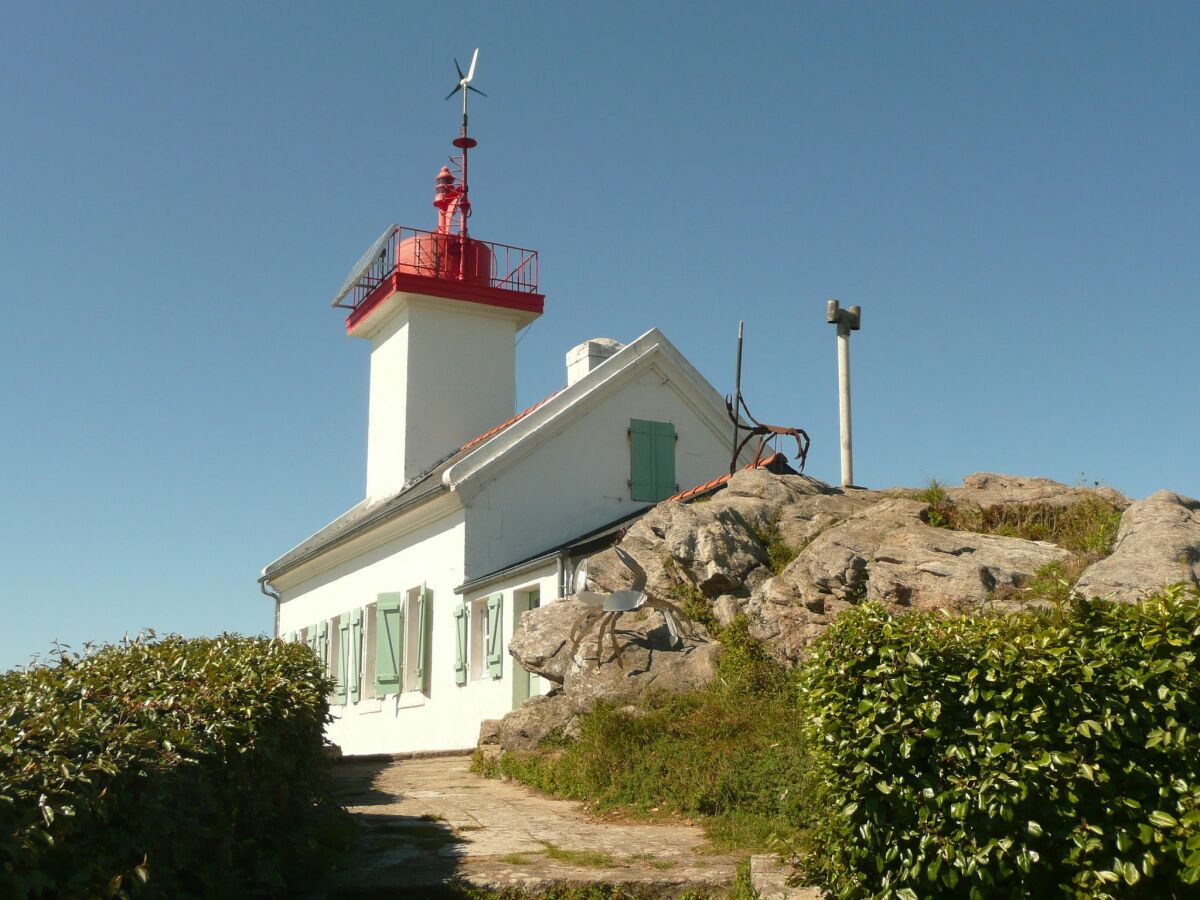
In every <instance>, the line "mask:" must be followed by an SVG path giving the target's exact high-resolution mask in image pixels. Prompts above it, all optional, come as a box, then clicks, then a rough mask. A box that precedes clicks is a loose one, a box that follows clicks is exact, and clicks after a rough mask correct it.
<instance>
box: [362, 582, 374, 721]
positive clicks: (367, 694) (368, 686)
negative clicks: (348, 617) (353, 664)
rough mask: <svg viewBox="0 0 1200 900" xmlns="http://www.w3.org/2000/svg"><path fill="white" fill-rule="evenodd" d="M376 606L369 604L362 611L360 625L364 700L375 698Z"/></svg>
mask: <svg viewBox="0 0 1200 900" xmlns="http://www.w3.org/2000/svg"><path fill="white" fill-rule="evenodd" d="M377 609H378V604H376V603H369V604H367V606H366V607H365V608H364V609H363V623H362V660H363V663H362V671H361V673H360V677H361V678H362V695H363V697H364V698H365V699H370V698H372V697H375V696H377V695H376V693H375V655H376V653H377V652H378V646H377V643H378V641H377V638H376V634H375V632H376V628H377V623H376V619H375V617H376V615H377V614H378V613H377Z"/></svg>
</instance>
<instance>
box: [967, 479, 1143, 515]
mask: <svg viewBox="0 0 1200 900" xmlns="http://www.w3.org/2000/svg"><path fill="white" fill-rule="evenodd" d="M945 491H946V496H947V497H948V498H949V499H950V500H952V501H954V502H955V503H961V504H966V505H970V506H983V507H987V506H1012V505H1014V504H1018V503H1040V504H1045V505H1047V506H1069V505H1070V504H1072V503H1077V502H1079V501H1080V500H1086V499H1088V498H1091V497H1101V498H1102V499H1104V500H1108V501H1109V502H1110V503H1113V504H1115V505H1116V506H1118V507H1120V508H1122V509H1123V508H1125V507H1126V506H1128V505H1129V498H1128V497H1126V496H1125V495H1124V494H1122V493H1121V492H1120V491H1116V490H1113V489H1112V488H1110V487H1095V488H1086V487H1072V486H1070V485H1066V484H1062V483H1061V482H1058V481H1052V480H1050V479H1049V478H1032V477H1028V476H1022V475H999V474H997V473H995V472H976V473H974V474H973V475H968V476H967V477H966V478H964V479H963V480H962V485H961V486H960V487H952V488H946V489H945Z"/></svg>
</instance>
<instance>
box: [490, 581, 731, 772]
mask: <svg viewBox="0 0 1200 900" xmlns="http://www.w3.org/2000/svg"><path fill="white" fill-rule="evenodd" d="M587 611H588V607H586V606H584V605H583V604H582V603H579V602H577V601H575V600H562V601H558V602H555V603H548V604H546V605H545V606H541V607H538V608H537V609H533V610H530V611H529V612H527V613H525V614H524V615H522V616H521V625H520V627H519V628H518V629H517V630H516V633H515V634H514V635H513V637H512V640H511V641H509V645H508V651H509V653H510V654H512V656H513V657H514V658H515V659H516V660H517V662H519V663H520V664H521V666H522V667H523V668H525V669H526V670H527V671H530V672H534V673H536V674H538V675H541V676H543V677H544V678H547V679H550V680H551V681H555V682H558V683H559V684H560V685H561V687H560V688H556V689H555V690H554V691H552V692H551V693H550V694H547V695H545V696H542V697H532V698H530V699H529V700H527V701H526V702H525V703H524V704H523V705H522V706H520V707H518V708H517V709H515V710H513V711H512V712H511V713H509V714H508V715H507V716H505V717H504V718H503V719H502V720H500V721H499V722H497V723H494V724H493V723H490V722H485V723H484V728H483V729H482V730H481V732H480V746H481V747H485V749H486V748H487V747H494V748H496V750H497V751H507V750H527V749H531V748H532V747H535V746H537V744H538V743H539V742H540V741H541V740H543V739H544V738H545V737H546V736H547V735H549V734H550V733H551V732H552V731H554V730H555V729H556V728H560V727H561V728H568V727H569V725H570V721H571V719H572V717H573V716H575V715H576V714H577V713H581V712H586V711H587V710H589V709H591V708H592V706H593V705H594V704H595V703H596V701H597V700H600V699H604V700H606V701H609V702H613V703H632V702H636V701H638V700H640V699H642V698H643V697H645V696H647V695H648V694H652V693H661V694H681V693H688V692H690V691H695V690H698V689H699V688H702V687H704V685H706V684H708V683H709V682H710V681H712V680H713V678H715V677H716V671H717V670H716V664H717V658H718V655H719V654H720V651H721V645H720V644H718V643H717V642H715V641H710V640H707V639H706V636H705V634H704V632H703V629H700V630H699V631H698V633H697V635H696V636H695V637H694V638H688V639H685V640H684V642H683V646H682V647H676V648H672V646H671V638H670V634H669V632H668V631H667V627H666V623H665V622H664V621H663V618H662V616H661V615H660V614H658V613H657V612H654V611H652V610H648V609H644V610H639V611H637V612H633V613H626V614H625V615H623V616H621V617H620V618H619V619H617V628H616V631H615V636H616V647H615V648H614V645H613V642H612V640H611V639H610V636H609V634H608V632H607V631H606V633H605V635H604V637H603V639H600V636H599V630H598V628H597V627H596V626H595V625H593V626H592V627H591V628H590V629H588V630H586V631H585V632H584V635H583V638H582V640H580V641H579V643H578V646H576V647H574V651H573V652H572V641H571V633H572V630H573V629H574V627H575V625H576V623H577V622H578V621H579V619H580V617H581V616H582V615H583V614H584V613H585V612H587ZM618 650H619V652H618Z"/></svg>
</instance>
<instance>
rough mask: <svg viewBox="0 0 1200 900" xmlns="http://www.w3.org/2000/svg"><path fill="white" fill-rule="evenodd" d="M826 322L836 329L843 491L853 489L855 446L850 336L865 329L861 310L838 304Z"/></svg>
mask: <svg viewBox="0 0 1200 900" xmlns="http://www.w3.org/2000/svg"><path fill="white" fill-rule="evenodd" d="M825 321H826V322H828V323H829V324H830V325H836V326H837V339H838V424H839V425H840V431H841V449H842V487H853V485H854V444H853V439H852V437H851V432H850V332H851V331H858V330H859V329H860V328H861V327H862V307H861V306H851V307H850V308H849V309H840V308H839V307H838V302H837V301H836V300H830V301H829V302H828V303H827V304H826V306H825Z"/></svg>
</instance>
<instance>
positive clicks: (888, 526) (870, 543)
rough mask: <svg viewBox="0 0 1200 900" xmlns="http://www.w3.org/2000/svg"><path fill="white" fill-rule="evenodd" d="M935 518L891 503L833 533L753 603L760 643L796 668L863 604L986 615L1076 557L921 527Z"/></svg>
mask: <svg viewBox="0 0 1200 900" xmlns="http://www.w3.org/2000/svg"><path fill="white" fill-rule="evenodd" d="M926 509H927V505H926V504H923V503H919V502H917V501H914V500H900V499H890V500H881V501H877V502H875V503H874V504H873V505H871V506H869V507H867V508H866V509H865V510H863V511H862V512H858V513H855V514H854V515H852V516H851V517H850V518H848V519H846V520H845V521H844V522H841V523H839V524H836V525H833V526H831V527H829V528H827V529H826V530H825V531H823V532H822V533H821V534H820V535H819V536H818V537H816V538H815V539H814V540H813V541H811V542H810V543H809V545H808V546H807V547H806V548H804V550H803V551H801V553H800V554H799V556H797V557H796V559H795V560H794V561H793V562H792V563H791V564H790V565H789V566H788V567H787V568H786V569H784V571H783V572H782V573H780V574H779V575H778V576H776V577H775V578H771V579H770V580H768V581H766V582H765V583H764V584H763V585H762V586H761V587H760V588H759V589H758V590H756V591H755V592H754V593H753V594H752V595H751V597H750V601H749V603H748V604H747V605H746V612H747V614H748V616H749V619H750V631H751V634H752V635H754V636H755V637H757V638H759V639H760V640H762V641H764V642H765V643H766V644H767V646H768V648H769V649H770V650H771V652H772V653H773V655H775V656H776V658H778V659H779V660H781V661H783V662H785V663H789V664H791V663H795V662H797V661H798V660H799V659H800V658H801V657H802V656H803V655H804V651H805V648H806V647H807V646H808V645H809V644H811V643H812V641H813V640H815V639H816V638H817V636H819V635H820V633H821V632H822V631H823V630H824V629H825V628H826V627H827V626H828V625H829V623H830V622H831V621H832V620H833V619H834V618H835V617H836V616H837V615H838V614H839V613H840V612H842V611H843V610H845V609H847V608H848V607H850V606H852V605H854V604H856V603H861V602H863V601H864V600H868V599H870V600H878V601H881V602H884V603H887V604H889V605H890V606H892V607H894V608H897V609H914V608H915V609H953V610H962V609H969V608H979V607H980V606H982V605H983V604H984V603H986V602H988V601H991V600H995V599H997V598H1002V597H1005V596H1007V595H1010V594H1012V593H1013V592H1014V591H1016V590H1017V589H1019V588H1020V587H1021V586H1023V585H1024V584H1026V583H1027V582H1028V581H1029V580H1030V579H1031V578H1032V577H1033V576H1034V574H1035V573H1036V572H1037V571H1038V570H1039V569H1041V568H1042V567H1044V566H1046V565H1048V564H1050V563H1054V562H1061V561H1063V560H1065V559H1066V558H1067V557H1068V556H1069V555H1070V554H1068V553H1067V551H1065V550H1063V549H1062V548H1060V547H1056V546H1054V545H1053V544H1047V543H1044V542H1039V541H1024V540H1020V539H1018V538H1009V537H999V536H996V535H986V534H972V533H970V532H963V531H950V530H947V529H944V528H934V527H932V526H930V525H927V524H925V523H924V522H923V521H922V519H921V515H922V513H923V512H924V511H925V510H926Z"/></svg>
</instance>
